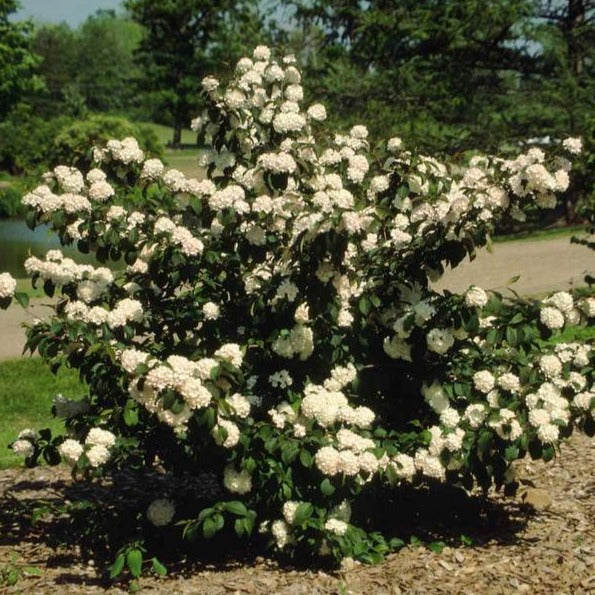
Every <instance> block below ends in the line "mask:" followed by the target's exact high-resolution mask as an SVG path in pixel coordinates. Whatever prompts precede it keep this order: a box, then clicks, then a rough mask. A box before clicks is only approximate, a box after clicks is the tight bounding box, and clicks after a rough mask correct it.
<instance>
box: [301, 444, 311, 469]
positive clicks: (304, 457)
mask: <svg viewBox="0 0 595 595" xmlns="http://www.w3.org/2000/svg"><path fill="white" fill-rule="evenodd" d="M312 461H313V457H312V454H311V453H310V451H309V450H306V449H305V448H302V450H300V463H301V464H302V465H303V466H304V467H306V468H310V467H311V466H312Z"/></svg>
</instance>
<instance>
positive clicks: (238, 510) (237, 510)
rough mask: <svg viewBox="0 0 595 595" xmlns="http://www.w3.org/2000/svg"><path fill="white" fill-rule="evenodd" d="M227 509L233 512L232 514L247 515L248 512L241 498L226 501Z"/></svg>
mask: <svg viewBox="0 0 595 595" xmlns="http://www.w3.org/2000/svg"><path fill="white" fill-rule="evenodd" d="M225 510H227V511H228V512H231V514H235V515H236V516H246V515H247V514H248V509H247V508H246V505H245V504H244V503H243V502H240V501H239V500H232V501H231V502H226V503H225Z"/></svg>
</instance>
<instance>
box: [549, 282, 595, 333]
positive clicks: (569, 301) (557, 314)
mask: <svg viewBox="0 0 595 595" xmlns="http://www.w3.org/2000/svg"><path fill="white" fill-rule="evenodd" d="M541 304H542V305H541V309H540V312H539V319H540V320H541V322H542V323H543V325H544V326H546V327H547V328H549V329H552V330H557V329H561V328H563V327H564V325H566V324H572V325H576V324H579V323H580V321H581V310H580V309H579V308H577V307H576V305H575V303H574V299H573V297H572V296H571V295H570V294H569V293H567V292H566V291H559V292H557V293H554V294H553V295H551V296H550V297H548V298H546V299H545V300H543V301H542V303H541ZM583 304H585V305H586V302H585V301H583V302H581V303H580V304H579V306H583ZM583 308H584V306H583ZM586 309H587V312H585V314H586V316H587V317H589V315H588V306H587V308H586Z"/></svg>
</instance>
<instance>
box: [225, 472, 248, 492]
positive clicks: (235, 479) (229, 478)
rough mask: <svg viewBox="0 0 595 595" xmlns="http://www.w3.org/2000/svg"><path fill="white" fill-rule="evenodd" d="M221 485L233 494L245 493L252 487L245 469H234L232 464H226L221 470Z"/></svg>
mask: <svg viewBox="0 0 595 595" xmlns="http://www.w3.org/2000/svg"><path fill="white" fill-rule="evenodd" d="M223 485H224V486H225V488H226V489H228V490H229V491H230V492H233V493H234V494H247V493H248V492H249V491H250V490H251V489H252V477H251V476H250V473H248V471H246V469H242V470H241V471H236V469H235V467H234V466H233V465H227V467H225V469H224V471H223Z"/></svg>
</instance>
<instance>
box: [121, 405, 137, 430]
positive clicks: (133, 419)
mask: <svg viewBox="0 0 595 595" xmlns="http://www.w3.org/2000/svg"><path fill="white" fill-rule="evenodd" d="M122 417H123V418H124V423H125V424H126V425H127V426H129V427H130V426H135V425H136V424H137V423H138V411H137V410H136V409H124V415H123V416H122Z"/></svg>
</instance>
